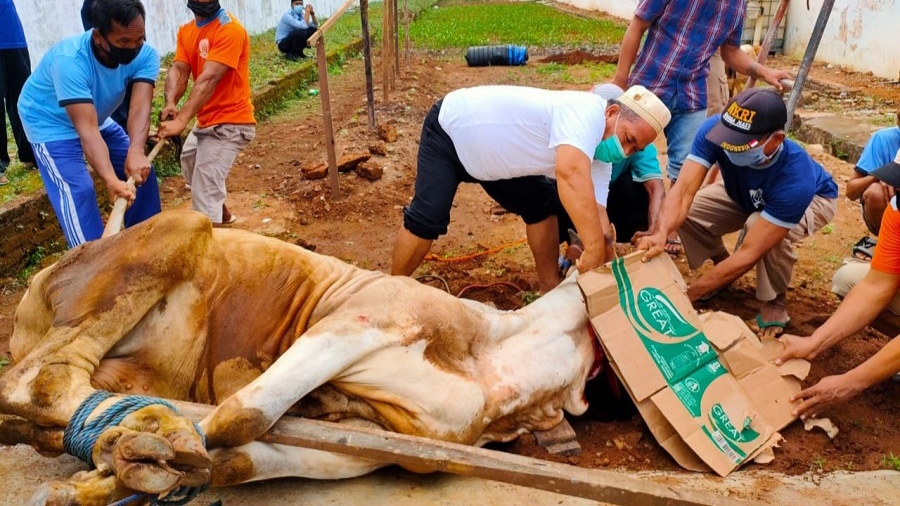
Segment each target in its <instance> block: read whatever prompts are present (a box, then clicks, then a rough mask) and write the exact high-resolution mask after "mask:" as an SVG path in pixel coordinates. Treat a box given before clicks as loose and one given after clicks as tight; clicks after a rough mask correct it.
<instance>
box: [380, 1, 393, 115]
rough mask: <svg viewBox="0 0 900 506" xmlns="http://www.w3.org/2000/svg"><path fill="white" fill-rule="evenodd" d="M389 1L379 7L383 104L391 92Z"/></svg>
mask: <svg viewBox="0 0 900 506" xmlns="http://www.w3.org/2000/svg"><path fill="white" fill-rule="evenodd" d="M390 14H391V0H384V2H383V3H382V6H381V81H382V82H381V91H382V94H383V95H384V103H387V101H388V99H389V98H390V90H391V43H390V42H391V37H390V34H391V21H390V19H391V15H390Z"/></svg>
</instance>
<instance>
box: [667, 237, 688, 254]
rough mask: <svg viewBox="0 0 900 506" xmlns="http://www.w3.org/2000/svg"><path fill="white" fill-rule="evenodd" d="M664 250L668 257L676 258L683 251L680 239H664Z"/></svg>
mask: <svg viewBox="0 0 900 506" xmlns="http://www.w3.org/2000/svg"><path fill="white" fill-rule="evenodd" d="M664 249H665V250H666V253H668V254H669V255H670V256H673V257H677V256H678V255H680V254H681V252H682V251H683V250H684V248H682V247H681V238H680V237H679V238H676V239H666V246H665V248H664Z"/></svg>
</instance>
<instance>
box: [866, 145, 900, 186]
mask: <svg viewBox="0 0 900 506" xmlns="http://www.w3.org/2000/svg"><path fill="white" fill-rule="evenodd" d="M869 175H870V176H873V177H875V178H876V179H878V180H879V181H884V182H885V183H887V184H889V185H891V186H893V187H894V188H900V149H898V150H897V156H895V157H894V161H892V162H888V163H886V164H884V165H882V166H881V167H878V168H877V169H875V170H873V171H872V172H870V173H869Z"/></svg>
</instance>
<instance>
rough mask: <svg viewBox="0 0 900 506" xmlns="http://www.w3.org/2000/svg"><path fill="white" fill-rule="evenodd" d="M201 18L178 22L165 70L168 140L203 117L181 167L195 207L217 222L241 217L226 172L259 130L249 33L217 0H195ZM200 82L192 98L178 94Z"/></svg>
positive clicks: (163, 125)
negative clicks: (234, 210) (232, 206)
mask: <svg viewBox="0 0 900 506" xmlns="http://www.w3.org/2000/svg"><path fill="white" fill-rule="evenodd" d="M188 9H190V10H191V12H193V13H194V20H193V21H190V22H188V23H185V24H184V25H182V26H181V28H179V29H178V42H177V46H176V49H175V61H174V62H173V63H172V66H171V67H170V68H169V73H168V75H167V76H166V92H165V100H166V102H165V106H164V107H163V110H162V112H161V113H160V119H162V120H163V121H161V122H160V124H159V132H158V135H159V137H160V138H161V139H163V138H166V137H174V136H178V135H181V133H182V132H184V129H185V128H187V125H188V122H190V121H191V119H193V118H194V116H196V117H197V123H196V124H195V125H194V128H193V129H192V130H191V133H190V134H189V135H188V137H187V139H186V140H185V141H184V149H183V150H182V152H181V170H182V172H183V173H184V178H185V181H187V183H188V184H189V185H190V186H191V195H192V200H193V206H194V210H196V211H200V212H201V213H203V214H205V215H207V216H209V219H210V220H211V221H212V223H213V226H223V225H230V224H231V223H234V222H235V221H236V220H237V217H236V216H235V215H233V214H231V211H230V210H229V209H228V207H227V206H226V205H225V197H226V194H227V189H226V187H225V179H226V178H227V177H228V173H229V172H230V171H231V165H232V164H233V163H234V160H235V158H237V155H238V153H240V152H241V151H242V150H243V149H244V148H245V147H246V146H247V144H249V143H250V141H251V140H253V137H254V135H255V134H256V119H255V118H254V116H253V102H251V101H250V36H249V35H248V34H247V30H245V29H244V27H243V26H241V24H240V23H239V22H238V20H237V18H235V17H234V15H233V14H231V13H230V12H227V11H225V9H223V8H222V7H221V6H220V5H219V1H218V0H189V1H188ZM189 77H193V78H194V86H193V88H191V93H190V95H188V98H187V101H186V102H185V103H184V106H183V107H182V108H181V109H178V101H179V100H181V97H183V96H184V93H185V91H187V83H188V78H189Z"/></svg>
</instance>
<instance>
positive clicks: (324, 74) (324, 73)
mask: <svg viewBox="0 0 900 506" xmlns="http://www.w3.org/2000/svg"><path fill="white" fill-rule="evenodd" d="M329 21H330V20H329ZM321 33H322V32H321V31H318V32H316V34H321ZM316 63H317V64H318V68H319V100H321V101H322V121H323V122H324V123H325V150H326V151H327V152H328V180H329V182H330V183H331V200H338V199H339V198H340V197H341V191H340V188H338V185H339V184H340V182H339V180H338V169H337V154H335V152H334V123H333V122H332V119H331V93H329V91H328V62H326V61H325V37H323V36H321V35H320V36H319V37H318V38H316Z"/></svg>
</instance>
